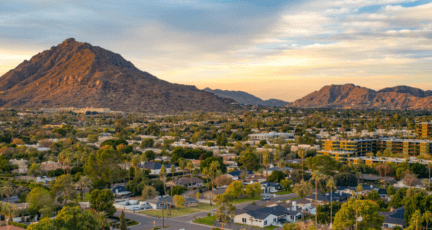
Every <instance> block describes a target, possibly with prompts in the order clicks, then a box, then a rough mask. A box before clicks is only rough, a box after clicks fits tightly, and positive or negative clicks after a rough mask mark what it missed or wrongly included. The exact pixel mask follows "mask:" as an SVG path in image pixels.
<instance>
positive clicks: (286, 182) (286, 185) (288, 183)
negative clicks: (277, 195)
mask: <svg viewBox="0 0 432 230" xmlns="http://www.w3.org/2000/svg"><path fill="white" fill-rule="evenodd" d="M291 184H292V180H287V179H284V180H282V181H281V182H280V185H281V186H282V188H284V189H285V191H288V190H289V188H290V187H291Z"/></svg>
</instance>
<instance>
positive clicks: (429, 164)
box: [427, 162, 432, 190]
mask: <svg viewBox="0 0 432 230" xmlns="http://www.w3.org/2000/svg"><path fill="white" fill-rule="evenodd" d="M427 168H428V169H429V190H430V180H431V168H432V164H431V163H430V162H429V163H428V164H427Z"/></svg>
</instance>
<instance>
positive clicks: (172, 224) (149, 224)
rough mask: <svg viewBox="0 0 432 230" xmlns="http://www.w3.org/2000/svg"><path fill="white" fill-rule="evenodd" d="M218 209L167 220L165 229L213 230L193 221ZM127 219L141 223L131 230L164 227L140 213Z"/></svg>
mask: <svg viewBox="0 0 432 230" xmlns="http://www.w3.org/2000/svg"><path fill="white" fill-rule="evenodd" d="M295 197H297V195H295V194H294V193H291V194H287V195H280V196H277V197H272V198H270V200H269V201H282V200H287V199H292V198H295ZM266 202H267V201H264V200H258V201H255V203H256V204H257V205H263V204H265V203H266ZM249 203H250V202H247V203H242V204H238V205H236V207H237V209H241V208H243V207H245V206H246V205H248V204H249ZM214 211H216V209H213V210H208V211H204V212H200V213H193V214H189V215H184V216H179V217H172V218H168V219H167V218H165V226H167V225H168V226H169V228H165V229H166V230H179V229H185V230H201V229H202V230H210V229H212V227H211V226H207V225H201V224H197V223H193V222H192V220H193V219H194V216H197V218H198V217H204V216H207V213H209V212H214ZM125 215H126V218H128V219H132V220H135V221H137V222H139V223H140V224H139V225H137V226H133V227H130V228H129V229H131V230H147V229H150V228H153V227H154V224H153V222H155V223H156V225H155V226H156V227H161V226H162V218H160V217H151V216H147V215H144V214H140V213H131V212H125ZM115 216H120V212H116V213H115Z"/></svg>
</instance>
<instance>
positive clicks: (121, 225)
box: [119, 210, 127, 230]
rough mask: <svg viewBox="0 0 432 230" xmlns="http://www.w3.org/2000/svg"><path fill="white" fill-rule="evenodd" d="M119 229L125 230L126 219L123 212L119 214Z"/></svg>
mask: <svg viewBox="0 0 432 230" xmlns="http://www.w3.org/2000/svg"><path fill="white" fill-rule="evenodd" d="M119 228H120V230H127V222H126V217H125V214H124V211H123V210H122V212H121V214H120V226H119Z"/></svg>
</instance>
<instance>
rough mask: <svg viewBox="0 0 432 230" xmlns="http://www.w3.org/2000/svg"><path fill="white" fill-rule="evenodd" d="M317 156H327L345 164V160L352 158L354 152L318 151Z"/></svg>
mask: <svg viewBox="0 0 432 230" xmlns="http://www.w3.org/2000/svg"><path fill="white" fill-rule="evenodd" d="M317 155H327V156H331V157H332V158H333V159H335V160H337V161H340V162H342V163H347V158H349V157H354V156H355V152H354V151H338V150H330V151H327V150H320V151H318V152H317Z"/></svg>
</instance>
